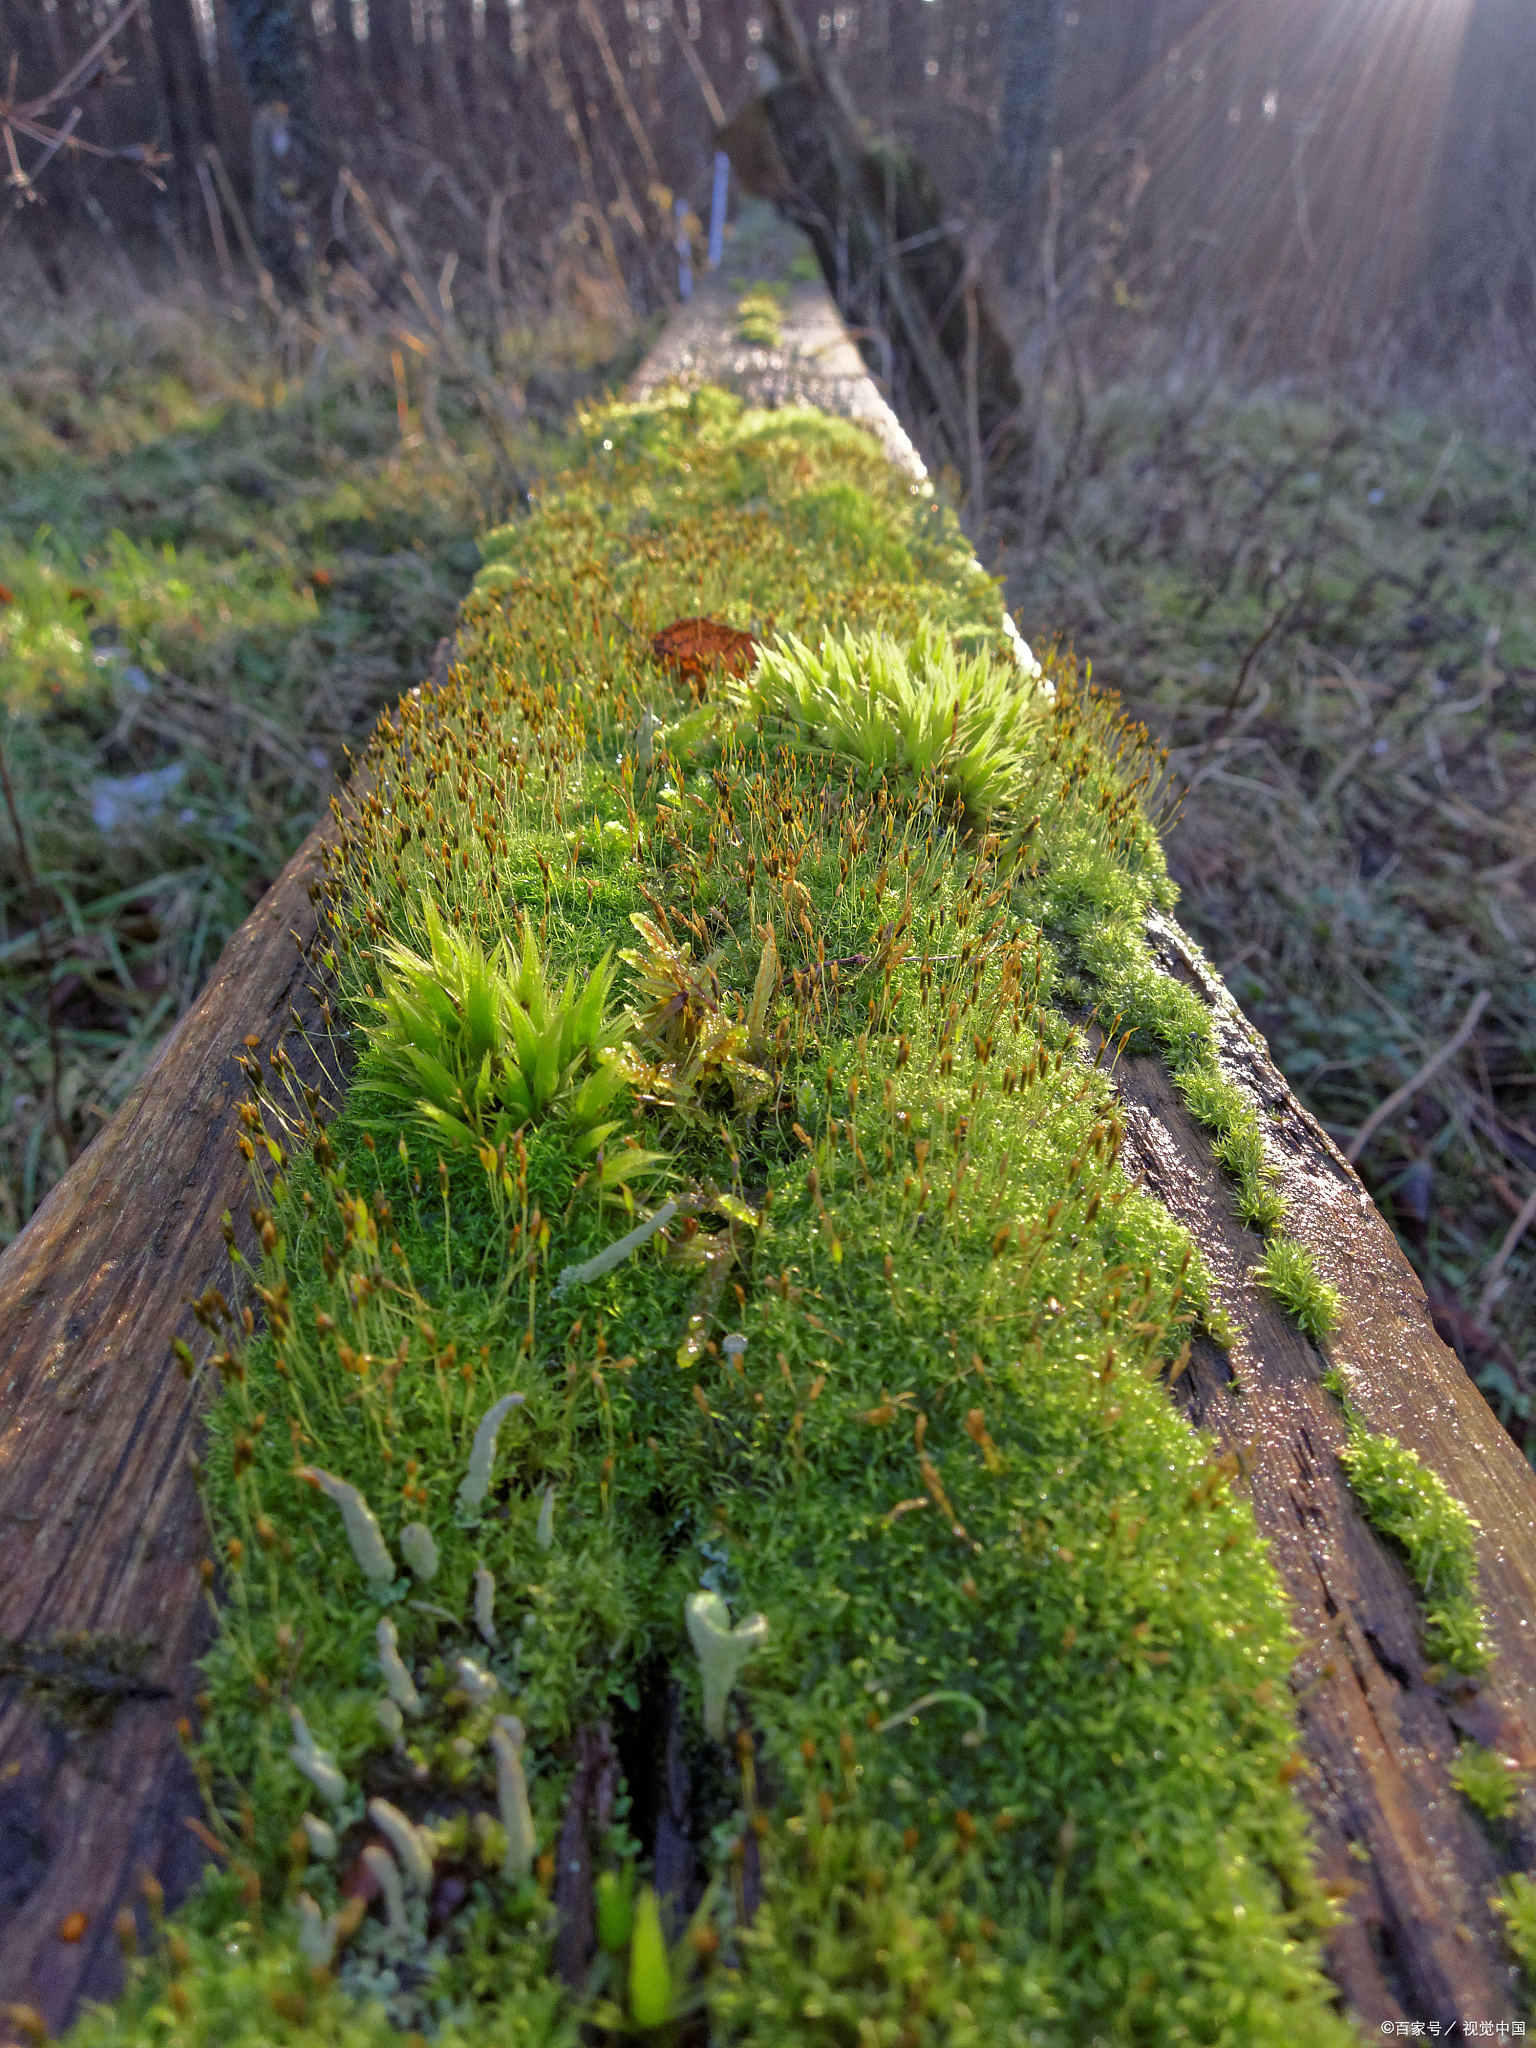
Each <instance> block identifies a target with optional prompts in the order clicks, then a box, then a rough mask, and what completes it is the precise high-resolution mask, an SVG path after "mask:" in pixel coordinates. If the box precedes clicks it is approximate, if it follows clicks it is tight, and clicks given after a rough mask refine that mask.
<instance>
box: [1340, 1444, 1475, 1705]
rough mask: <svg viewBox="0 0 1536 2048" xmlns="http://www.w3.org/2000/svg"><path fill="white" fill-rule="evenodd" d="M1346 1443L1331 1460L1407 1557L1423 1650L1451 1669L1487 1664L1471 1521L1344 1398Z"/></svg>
mask: <svg viewBox="0 0 1536 2048" xmlns="http://www.w3.org/2000/svg"><path fill="white" fill-rule="evenodd" d="M1345 1416H1346V1420H1347V1423H1348V1427H1349V1437H1348V1441H1347V1442H1346V1443H1345V1445H1344V1447H1343V1449H1342V1450H1341V1451H1340V1452H1339V1460H1340V1463H1341V1464H1342V1465H1343V1467H1344V1469H1345V1471H1346V1472H1347V1473H1348V1475H1349V1483H1350V1486H1351V1487H1352V1488H1353V1490H1354V1493H1355V1497H1356V1499H1357V1500H1358V1501H1359V1503H1360V1507H1361V1511H1362V1512H1363V1514H1364V1515H1365V1518H1366V1520H1367V1521H1368V1522H1369V1523H1370V1524H1371V1526H1372V1527H1373V1528H1375V1529H1377V1530H1379V1531H1380V1533H1381V1534H1382V1535H1383V1536H1385V1537H1386V1538H1387V1539H1388V1540H1389V1541H1390V1542H1392V1543H1395V1544H1396V1545H1397V1546H1398V1548H1399V1549H1400V1550H1401V1551H1402V1553H1403V1555H1404V1557H1405V1558H1406V1560H1407V1564H1408V1569H1409V1572H1410V1573H1411V1574H1412V1577H1413V1582H1414V1584H1415V1585H1416V1586H1417V1587H1418V1589H1419V1593H1420V1595H1421V1597H1422V1598H1423V1600H1424V1603H1425V1615H1424V1642H1425V1647H1426V1649H1427V1650H1428V1651H1429V1654H1430V1656H1431V1657H1432V1658H1433V1659H1435V1661H1436V1662H1438V1663H1444V1664H1449V1665H1450V1666H1451V1668H1452V1669H1453V1670H1455V1671H1465V1672H1470V1673H1475V1672H1478V1671H1481V1670H1482V1669H1483V1668H1484V1667H1485V1666H1486V1664H1487V1662H1488V1655H1489V1652H1488V1646H1487V1643H1486V1642H1485V1640H1484V1628H1485V1626H1486V1619H1487V1618H1486V1616H1485V1615H1484V1612H1483V1610H1482V1608H1481V1607H1480V1606H1479V1605H1478V1602H1477V1598H1476V1585H1477V1557H1476V1550H1475V1547H1474V1541H1473V1539H1474V1535H1475V1532H1476V1529H1477V1524H1476V1523H1475V1522H1474V1521H1473V1519H1472V1517H1471V1515H1470V1514H1468V1512H1467V1510H1466V1509H1465V1508H1464V1507H1463V1506H1462V1504H1461V1502H1460V1501H1459V1500H1457V1499H1456V1498H1455V1496H1454V1495H1453V1494H1452V1493H1451V1491H1450V1489H1449V1488H1448V1487H1447V1486H1446V1484H1445V1481H1444V1480H1443V1479H1442V1478H1441V1477H1440V1476H1439V1474H1438V1473H1435V1472H1430V1471H1427V1470H1426V1469H1425V1467H1424V1465H1423V1464H1422V1463H1421V1462H1420V1460H1419V1457H1418V1455H1417V1453H1416V1452H1414V1451H1411V1450H1409V1449H1407V1448H1406V1447H1405V1446H1404V1445H1402V1444H1400V1443H1398V1441H1397V1439H1396V1438H1395V1437H1390V1436H1374V1435H1372V1434H1371V1432H1370V1431H1369V1430H1368V1429H1366V1427H1365V1426H1364V1424H1363V1423H1362V1422H1361V1421H1360V1420H1359V1418H1358V1417H1357V1416H1356V1415H1355V1413H1354V1412H1353V1410H1352V1409H1350V1408H1349V1407H1348V1406H1347V1404H1346V1408H1345Z"/></svg>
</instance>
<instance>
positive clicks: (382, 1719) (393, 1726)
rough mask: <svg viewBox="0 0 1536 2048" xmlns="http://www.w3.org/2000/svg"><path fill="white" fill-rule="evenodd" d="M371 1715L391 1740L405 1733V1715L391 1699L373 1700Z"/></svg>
mask: <svg viewBox="0 0 1536 2048" xmlns="http://www.w3.org/2000/svg"><path fill="white" fill-rule="evenodd" d="M373 1716H374V1719H375V1720H376V1721H377V1722H378V1724H379V1726H380V1727H381V1728H382V1729H383V1730H384V1733H385V1734H386V1735H387V1736H388V1737H389V1739H390V1741H391V1742H396V1741H398V1740H399V1738H400V1737H401V1736H402V1735H403V1734H404V1733H405V1716H404V1715H403V1714H402V1713H401V1711H400V1709H399V1708H398V1707H397V1706H396V1705H395V1703H394V1701H393V1700H391V1699H382V1700H375V1701H374V1703H373Z"/></svg>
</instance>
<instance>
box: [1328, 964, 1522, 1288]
mask: <svg viewBox="0 0 1536 2048" xmlns="http://www.w3.org/2000/svg"><path fill="white" fill-rule="evenodd" d="M1492 1000H1493V998H1492V997H1491V995H1490V994H1489V992H1488V990H1487V989H1485V988H1484V989H1479V990H1478V992H1477V994H1476V995H1475V996H1474V997H1473V998H1472V1001H1471V1003H1470V1005H1469V1006H1468V1009H1467V1014H1466V1015H1465V1016H1464V1017H1463V1018H1462V1020H1461V1022H1460V1024H1459V1025H1458V1026H1457V1027H1456V1030H1455V1031H1454V1032H1453V1033H1452V1035H1451V1036H1450V1037H1449V1038H1448V1039H1447V1040H1446V1041H1445V1044H1444V1045H1442V1046H1441V1048H1440V1050H1439V1051H1438V1052H1435V1053H1431V1054H1430V1056H1429V1058H1428V1059H1427V1060H1426V1061H1425V1062H1424V1064H1423V1066H1422V1067H1420V1068H1419V1070H1418V1072H1417V1073H1416V1074H1411V1075H1410V1076H1409V1078H1408V1079H1407V1080H1406V1081H1405V1082H1404V1083H1403V1085H1402V1087H1401V1088H1394V1089H1393V1091H1392V1093H1391V1094H1390V1095H1389V1096H1388V1097H1387V1099H1386V1101H1385V1102H1382V1103H1379V1104H1378V1105H1377V1107H1376V1108H1375V1109H1373V1110H1372V1111H1371V1113H1370V1115H1369V1116H1368V1117H1367V1118H1366V1120H1365V1122H1364V1123H1363V1124H1362V1125H1361V1126H1360V1128H1359V1130H1358V1131H1356V1133H1355V1135H1354V1136H1353V1137H1352V1138H1351V1139H1350V1141H1349V1147H1348V1149H1347V1150H1346V1152H1345V1154H1344V1157H1345V1158H1346V1159H1347V1160H1348V1161H1349V1163H1350V1165H1351V1166H1353V1165H1354V1163H1355V1161H1356V1160H1357V1159H1358V1158H1359V1157H1360V1154H1361V1153H1362V1152H1363V1151H1364V1150H1365V1148H1366V1146H1367V1145H1368V1144H1369V1143H1370V1142H1371V1139H1372V1138H1373V1137H1374V1136H1375V1135H1376V1133H1377V1131H1379V1130H1380V1129H1381V1127H1382V1125H1383V1124H1384V1123H1387V1122H1389V1121H1390V1119H1391V1118H1392V1117H1394V1116H1396V1115H1397V1112H1398V1111H1399V1110H1400V1109H1401V1108H1402V1106H1403V1104H1404V1103H1405V1102H1411V1101H1412V1100H1413V1098H1414V1096H1415V1095H1417V1094H1418V1092H1419V1090H1420V1089H1421V1088H1422V1087H1424V1085H1425V1083H1426V1082H1428V1081H1432V1080H1433V1079H1434V1077H1435V1075H1436V1074H1438V1073H1439V1071H1440V1069H1441V1068H1442V1067H1443V1066H1445V1065H1446V1064H1447V1063H1448V1062H1449V1061H1451V1060H1453V1059H1455V1057H1456V1055H1457V1053H1459V1052H1460V1051H1461V1049H1462V1047H1463V1046H1464V1045H1465V1044H1466V1042H1467V1040H1468V1039H1469V1038H1470V1037H1471V1036H1472V1034H1473V1032H1474V1031H1475V1030H1476V1029H1477V1023H1478V1019H1479V1018H1480V1017H1481V1016H1482V1014H1483V1012H1484V1010H1486V1009H1487V1007H1488V1005H1489V1003H1490V1002H1491V1001H1492ZM1511 1249H1513V1247H1511Z"/></svg>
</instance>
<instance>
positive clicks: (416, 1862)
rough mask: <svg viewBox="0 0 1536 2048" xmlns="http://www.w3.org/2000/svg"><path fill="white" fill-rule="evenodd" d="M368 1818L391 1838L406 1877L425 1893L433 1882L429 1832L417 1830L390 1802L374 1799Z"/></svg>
mask: <svg viewBox="0 0 1536 2048" xmlns="http://www.w3.org/2000/svg"><path fill="white" fill-rule="evenodd" d="M368 1818H369V1819H370V1820H371V1821H372V1822H373V1824H374V1826H375V1827H376V1828H377V1829H378V1831H379V1833H380V1834H381V1835H384V1836H387V1837H388V1840H389V1846H390V1847H391V1848H392V1849H393V1850H394V1852H395V1854H396V1856H397V1857H398V1858H399V1859H400V1868H401V1869H402V1870H403V1871H404V1872H405V1875H406V1877H407V1878H408V1879H409V1880H410V1882H411V1883H412V1884H413V1885H415V1887H416V1889H417V1890H418V1891H422V1892H424V1891H425V1890H426V1889H427V1886H428V1885H429V1884H431V1882H432V1837H431V1835H430V1834H429V1833H428V1832H427V1830H426V1829H425V1828H418V1827H416V1826H414V1825H413V1823H412V1822H410V1821H409V1820H407V1819H406V1817H405V1815H404V1814H403V1813H402V1812H401V1811H400V1809H399V1807H398V1806H391V1804H390V1803H389V1801H388V1800H387V1799H370V1800H369V1802H368Z"/></svg>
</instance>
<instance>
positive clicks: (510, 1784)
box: [491, 1714, 536, 1884]
mask: <svg viewBox="0 0 1536 2048" xmlns="http://www.w3.org/2000/svg"><path fill="white" fill-rule="evenodd" d="M523 1740H524V1737H523V1724H522V1722H521V1721H519V1720H518V1718H517V1716H516V1715H515V1714H498V1715H497V1717H496V1725H495V1727H494V1728H492V1730H491V1751H492V1754H493V1755H494V1756H495V1758H496V1800H497V1804H498V1806H499V1807H500V1809H501V1824H502V1827H503V1828H504V1829H505V1830H506V1836H507V1853H506V1855H505V1856H504V1857H503V1858H502V1864H501V1874H502V1877H503V1878H504V1879H505V1881H506V1882H507V1883H508V1884H521V1883H522V1882H523V1880H524V1878H525V1877H527V1875H528V1873H529V1871H530V1870H532V1868H533V1852H534V1848H535V1846H536V1844H535V1841H534V1833H533V1809H532V1808H531V1807H530V1806H529V1804H528V1781H527V1779H526V1778H525V1777H524V1776H523Z"/></svg>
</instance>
